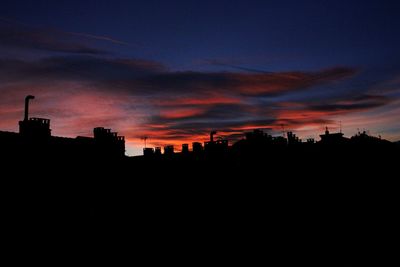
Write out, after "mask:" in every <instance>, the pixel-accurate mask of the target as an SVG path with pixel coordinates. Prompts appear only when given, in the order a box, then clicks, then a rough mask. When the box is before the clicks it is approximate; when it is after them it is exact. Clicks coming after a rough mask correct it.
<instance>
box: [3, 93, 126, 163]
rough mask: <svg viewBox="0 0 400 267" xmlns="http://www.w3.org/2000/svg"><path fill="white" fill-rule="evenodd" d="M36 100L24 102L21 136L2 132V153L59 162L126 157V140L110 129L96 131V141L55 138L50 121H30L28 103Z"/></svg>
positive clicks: (99, 128)
mask: <svg viewBox="0 0 400 267" xmlns="http://www.w3.org/2000/svg"><path fill="white" fill-rule="evenodd" d="M33 99H35V97H34V96H32V95H28V96H27V97H26V98H25V110H24V118H23V120H21V121H20V122H19V133H13V132H0V148H1V153H4V154H8V155H12V154H16V153H18V154H23V155H30V156H32V157H34V156H35V155H36V156H38V155H40V156H46V157H58V158H66V157H69V158H73V157H75V158H84V157H87V158H123V157H125V138H124V137H123V136H118V134H117V133H116V132H112V131H111V129H105V128H103V127H96V128H94V129H93V137H84V136H77V137H76V138H66V137H58V136H52V135H51V128H50V120H49V119H45V118H35V117H32V118H30V117H29V103H30V100H33Z"/></svg>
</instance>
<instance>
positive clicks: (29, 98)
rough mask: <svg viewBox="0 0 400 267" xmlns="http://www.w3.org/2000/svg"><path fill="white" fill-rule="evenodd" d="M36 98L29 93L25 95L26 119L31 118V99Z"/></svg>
mask: <svg viewBox="0 0 400 267" xmlns="http://www.w3.org/2000/svg"><path fill="white" fill-rule="evenodd" d="M31 99H35V97H34V96H33V95H28V96H26V97H25V115H24V121H27V120H28V119H29V100H31Z"/></svg>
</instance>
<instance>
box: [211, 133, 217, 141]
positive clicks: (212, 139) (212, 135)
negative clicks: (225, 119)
mask: <svg viewBox="0 0 400 267" xmlns="http://www.w3.org/2000/svg"><path fill="white" fill-rule="evenodd" d="M216 133H217V132H216V131H212V132H211V133H210V142H214V134H216Z"/></svg>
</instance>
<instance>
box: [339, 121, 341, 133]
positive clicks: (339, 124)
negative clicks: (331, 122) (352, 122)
mask: <svg viewBox="0 0 400 267" xmlns="http://www.w3.org/2000/svg"><path fill="white" fill-rule="evenodd" d="M339 128H340V133H342V121H339Z"/></svg>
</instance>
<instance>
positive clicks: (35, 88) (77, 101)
mask: <svg viewBox="0 0 400 267" xmlns="http://www.w3.org/2000/svg"><path fill="white" fill-rule="evenodd" d="M0 69H2V70H3V71H2V72H0V82H1V84H0V92H1V93H2V94H3V95H7V96H8V100H7V103H14V105H18V106H20V109H21V111H16V110H11V109H9V106H7V107H3V109H2V110H9V112H6V113H4V114H6V117H4V116H3V115H2V117H1V118H2V119H6V120H7V123H9V122H10V121H11V119H12V117H13V116H16V118H15V120H16V121H17V120H18V119H19V117H20V114H22V113H21V112H22V105H21V103H22V99H23V96H24V95H25V94H28V93H29V94H34V95H36V96H37V99H36V100H35V101H38V102H35V103H37V105H38V106H41V107H42V110H36V113H37V114H39V115H41V114H43V115H41V116H44V117H51V118H52V124H53V127H54V130H55V131H54V133H56V134H58V135H66V134H67V135H69V136H72V135H74V133H75V134H76V135H78V134H89V135H90V134H91V133H90V131H91V129H92V128H93V127H96V126H105V127H110V128H113V129H114V130H116V131H119V132H120V133H121V134H123V135H126V136H127V140H128V142H129V143H130V144H134V143H135V144H136V143H137V142H138V140H140V137H143V136H148V137H149V144H152V145H165V144H175V145H179V144H180V143H190V142H192V141H197V140H200V141H204V140H205V139H207V138H208V133H209V131H210V130H218V131H219V134H220V135H223V136H226V137H229V138H231V140H236V139H237V138H239V137H240V135H241V133H243V131H248V130H251V129H254V128H259V129H260V128H261V129H268V130H270V131H273V132H281V130H282V125H284V127H285V129H287V130H297V129H303V128H304V127H305V126H307V127H320V126H321V125H329V124H332V123H334V119H335V118H334V117H335V116H339V115H340V116H342V115H343V116H344V115H346V114H353V113H356V112H365V111H369V110H372V109H375V108H380V107H384V106H386V105H388V104H390V103H391V99H390V98H388V97H387V96H385V95H384V89H381V90H380V91H381V92H383V93H382V94H377V93H371V92H372V88H368V87H366V88H363V90H362V91H354V90H348V91H347V90H343V89H341V87H342V85H343V83H344V82H346V81H347V80H350V79H351V78H353V77H355V76H356V74H357V75H358V73H359V71H358V70H357V69H354V68H349V67H332V68H329V69H321V70H318V71H314V72H305V71H291V72H276V73H258V72H256V73H254V72H199V71H197V72H195V71H185V72H178V71H173V70H170V69H169V68H168V67H167V66H165V65H163V64H160V63H159V62H155V61H151V60H142V59H127V58H115V57H102V56H99V55H64V56H56V57H54V56H53V57H44V58H40V59H35V60H30V61H29V60H18V59H12V58H0ZM328 86H335V87H334V88H335V89H337V88H339V89H337V90H335V94H334V95H330V94H325V93H326V92H327V88H328ZM329 88H330V87H329ZM329 90H330V89H329ZM315 92H321V93H322V94H323V95H324V98H323V99H317V98H313V97H312V93H315ZM294 95H300V96H302V97H301V98H296V97H292V96H294ZM11 96H12V98H10V97H11ZM287 96H291V97H292V100H291V101H284V100H282V99H285V98H286V97H287ZM41 99H44V100H43V102H42V103H39V101H42V100H41ZM4 101H5V100H4ZM0 105H2V101H0ZM32 112H35V108H34V107H33V109H32ZM17 115H18V118H17ZM2 125H4V124H2ZM15 125H16V124H15ZM83 129H84V130H83ZM136 145H137V144H136Z"/></svg>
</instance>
